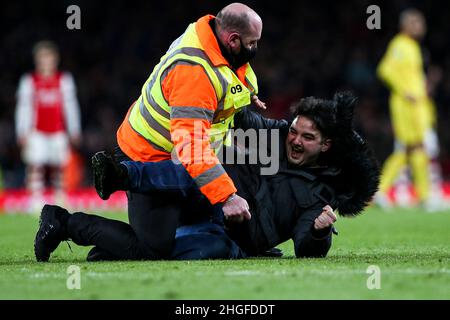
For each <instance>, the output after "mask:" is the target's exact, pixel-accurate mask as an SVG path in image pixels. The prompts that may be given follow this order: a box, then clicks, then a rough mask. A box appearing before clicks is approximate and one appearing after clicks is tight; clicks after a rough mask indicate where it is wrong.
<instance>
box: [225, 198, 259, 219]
mask: <svg viewBox="0 0 450 320" xmlns="http://www.w3.org/2000/svg"><path fill="white" fill-rule="evenodd" d="M222 210H223V215H224V217H225V219H226V220H231V221H233V222H242V221H243V220H244V218H245V219H247V220H250V219H251V217H252V215H251V214H250V211H249V206H248V203H247V200H245V199H244V198H242V197H240V196H238V195H237V194H232V195H231V196H230V197H229V198H228V200H227V201H226V202H225V203H224V204H223V207H222Z"/></svg>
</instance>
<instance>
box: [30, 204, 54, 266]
mask: <svg viewBox="0 0 450 320" xmlns="http://www.w3.org/2000/svg"><path fill="white" fill-rule="evenodd" d="M45 208H46V206H44V208H42V211H41V215H40V216H39V229H38V232H37V233H36V237H35V238H34V256H35V257H36V260H37V261H38V262H47V261H48V260H49V259H50V252H48V253H45V254H44V253H43V252H39V251H41V250H39V249H38V246H37V242H38V239H39V238H40V235H41V229H42V221H43V220H50V219H47V217H45V218H46V219H43V218H44V215H45V216H47V215H48V214H49V213H48V212H47V210H45Z"/></svg>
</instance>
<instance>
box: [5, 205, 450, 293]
mask: <svg viewBox="0 0 450 320" xmlns="http://www.w3.org/2000/svg"><path fill="white" fill-rule="evenodd" d="M109 217H112V218H114V219H122V220H126V215H124V214H114V215H109ZM37 225H38V217H36V216H26V215H16V216H10V215H0V235H1V236H0V237H1V238H0V299H450V233H449V226H450V212H441V213H432V214H427V213H423V212H421V211H420V210H417V209H416V210H412V209H408V210H406V209H396V210H395V212H394V211H390V212H387V211H381V210H379V209H375V208H370V209H368V210H367V211H366V212H365V213H364V214H363V215H362V216H360V217H358V218H355V219H348V218H346V219H344V218H341V219H339V221H338V222H337V223H336V227H337V228H338V230H339V236H335V237H334V243H333V246H332V248H331V250H330V252H329V255H328V257H327V258H325V259H296V258H294V253H293V246H292V242H291V241H289V242H286V243H284V244H282V245H281V246H280V248H282V249H283V250H284V253H285V255H284V257H283V258H281V259H273V258H253V259H246V260H239V261H223V260H221V261H153V262H152V261H147V262H98V263H87V262H85V257H86V254H87V252H88V250H89V248H83V247H78V246H76V245H72V249H73V252H71V251H70V250H69V248H68V246H67V245H66V244H65V243H62V244H61V245H60V246H59V248H58V249H57V250H56V252H55V253H54V254H53V255H52V257H51V258H50V263H37V262H35V259H34V253H33V239H34V235H35V232H36V229H37ZM70 265H77V266H79V267H80V268H81V289H80V290H68V289H67V287H66V281H67V273H66V271H67V268H68V267H69V266H70ZM369 265H377V266H379V267H380V269H381V289H379V290H369V289H368V288H367V286H366V282H367V279H368V277H369V276H370V274H367V273H366V270H367V268H368V266H369Z"/></svg>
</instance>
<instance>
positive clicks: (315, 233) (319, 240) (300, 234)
mask: <svg viewBox="0 0 450 320" xmlns="http://www.w3.org/2000/svg"><path fill="white" fill-rule="evenodd" d="M321 213H322V206H319V207H317V208H311V209H309V210H306V211H305V212H304V213H303V214H302V215H301V216H300V218H299V219H298V220H297V224H296V226H295V228H294V234H293V237H292V239H293V240H294V247H295V256H296V257H297V258H310V257H314V258H320V257H325V256H326V255H327V253H328V251H329V250H330V247H331V237H332V236H331V227H328V228H326V229H323V230H315V229H314V220H315V219H316V218H317V217H318V216H319V215H320V214H321Z"/></svg>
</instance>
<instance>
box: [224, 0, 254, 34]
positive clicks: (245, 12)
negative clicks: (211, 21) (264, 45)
mask: <svg viewBox="0 0 450 320" xmlns="http://www.w3.org/2000/svg"><path fill="white" fill-rule="evenodd" d="M216 23H217V25H218V27H219V28H221V29H222V30H224V31H225V32H237V33H240V34H243V35H248V34H249V33H253V34H259V37H260V36H261V32H262V20H261V18H260V16H259V15H258V14H257V13H256V12H255V11H254V10H253V9H252V8H250V7H248V6H246V5H245V4H242V3H237V2H236V3H232V4H229V5H228V6H226V7H225V8H223V9H222V10H220V12H219V13H218V14H217V16H216Z"/></svg>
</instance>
